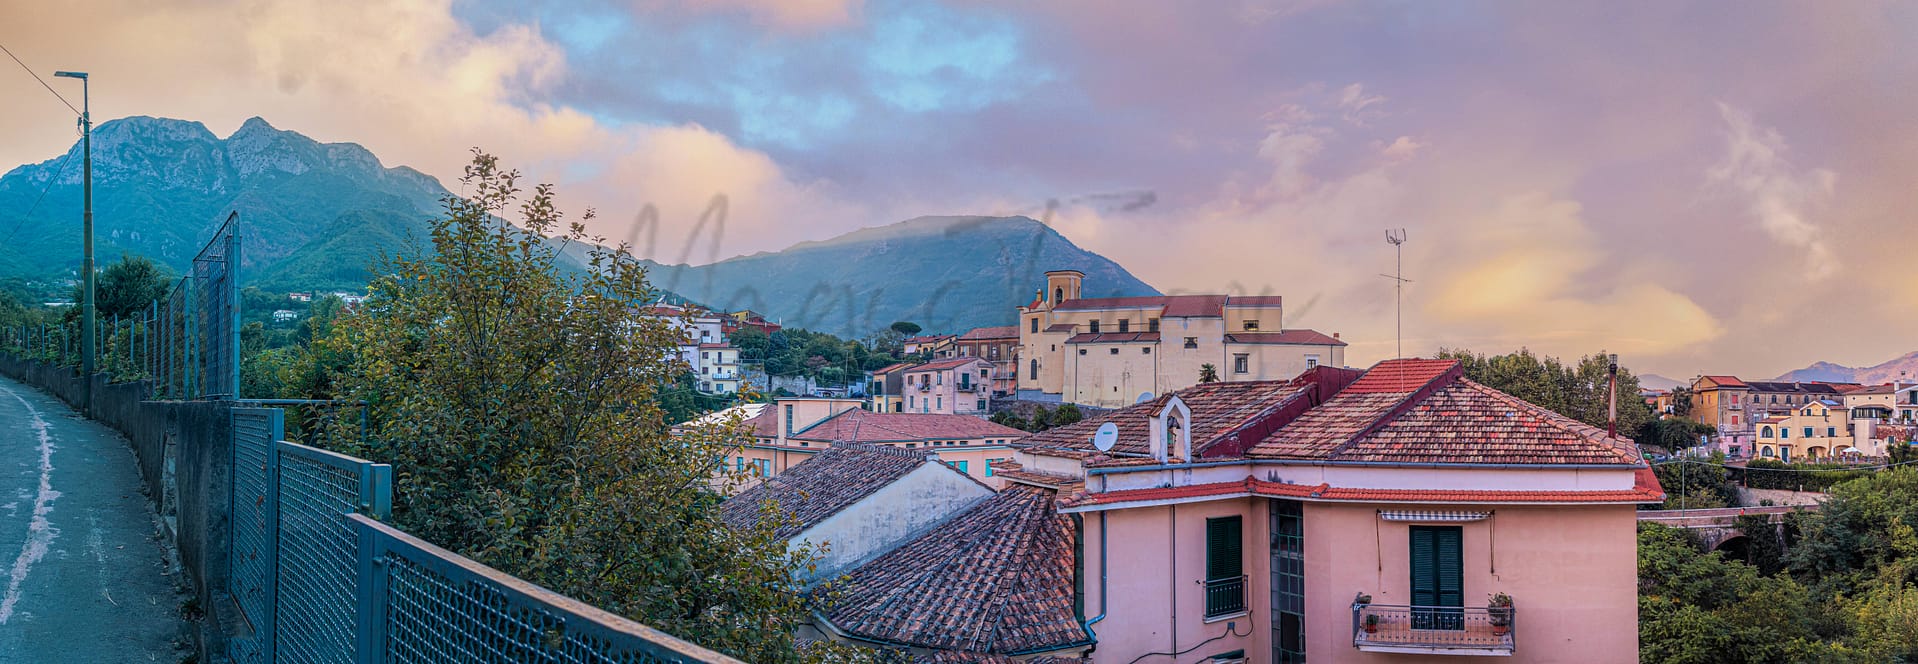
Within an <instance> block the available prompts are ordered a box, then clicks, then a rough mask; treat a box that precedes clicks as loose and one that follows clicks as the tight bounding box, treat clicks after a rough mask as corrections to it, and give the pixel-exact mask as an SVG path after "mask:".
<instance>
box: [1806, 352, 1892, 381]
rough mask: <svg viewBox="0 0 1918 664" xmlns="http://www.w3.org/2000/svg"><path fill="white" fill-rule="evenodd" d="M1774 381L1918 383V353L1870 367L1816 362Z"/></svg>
mask: <svg viewBox="0 0 1918 664" xmlns="http://www.w3.org/2000/svg"><path fill="white" fill-rule="evenodd" d="M1772 380H1778V381H1789V380H1801V381H1813V380H1820V381H1827V382H1834V383H1861V384H1865V385H1877V384H1880V383H1889V382H1892V381H1895V380H1905V381H1918V352H1912V353H1906V354H1905V355H1904V356H1902V357H1899V358H1896V359H1893V360H1891V361H1889V362H1884V363H1882V364H1876V365H1872V366H1869V367H1848V366H1845V365H1842V364H1833V363H1830V362H1815V363H1813V364H1812V365H1811V366H1808V367H1805V368H1803V369H1799V370H1796V371H1789V372H1786V373H1785V375H1783V376H1779V377H1777V378H1774V379H1772Z"/></svg>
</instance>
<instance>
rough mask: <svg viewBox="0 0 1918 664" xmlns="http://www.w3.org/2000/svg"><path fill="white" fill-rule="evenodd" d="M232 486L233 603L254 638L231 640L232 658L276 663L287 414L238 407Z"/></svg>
mask: <svg viewBox="0 0 1918 664" xmlns="http://www.w3.org/2000/svg"><path fill="white" fill-rule="evenodd" d="M229 412H231V413H232V416H233V483H232V485H231V493H230V494H229V495H230V497H231V503H232V504H231V505H230V506H229V509H230V510H231V514H232V519H233V533H232V537H233V544H232V551H231V553H230V555H229V558H228V563H229V565H230V566H231V571H230V575H231V581H230V584H229V587H230V588H232V592H233V599H234V602H235V603H236V604H238V605H239V608H240V615H241V617H242V619H244V620H245V621H246V623H247V626H248V627H250V628H251V629H250V630H249V631H250V632H251V634H249V635H245V636H241V637H238V638H234V639H232V640H230V641H228V645H229V652H228V654H229V656H231V657H232V658H233V661H234V662H237V663H239V664H253V663H255V662H258V663H262V664H267V663H271V662H273V661H274V658H273V657H274V656H273V641H274V639H273V628H274V616H273V614H274V605H275V604H276V601H275V598H274V585H275V583H274V582H275V579H276V576H277V575H276V574H275V570H274V566H275V563H276V562H277V561H278V560H279V555H278V552H277V551H276V549H277V546H276V545H277V544H278V539H279V538H278V536H277V531H278V530H279V514H278V509H277V507H278V503H279V500H278V490H277V484H278V483H277V482H276V481H275V480H276V475H277V474H278V473H277V469H278V466H279V463H278V459H279V455H278V454H277V453H276V451H275V449H274V448H275V446H276V445H277V443H278V441H279V440H280V439H281V438H283V437H284V434H285V425H284V420H283V417H284V414H283V413H282V412H281V411H280V409H278V408H234V409H232V410H231V411H229Z"/></svg>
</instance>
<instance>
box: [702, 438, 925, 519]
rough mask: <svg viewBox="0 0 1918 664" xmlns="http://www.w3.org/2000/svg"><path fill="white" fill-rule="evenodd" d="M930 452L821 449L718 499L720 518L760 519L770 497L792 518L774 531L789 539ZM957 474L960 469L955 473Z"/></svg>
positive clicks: (908, 470)
mask: <svg viewBox="0 0 1918 664" xmlns="http://www.w3.org/2000/svg"><path fill="white" fill-rule="evenodd" d="M927 456H928V454H927V452H926V451H923V450H902V449H895V448H891V447H880V446H876V445H849V446H843V447H834V448H831V449H827V450H822V451H820V452H819V453H818V454H815V455H813V456H812V457H811V458H808V459H806V460H805V461H801V462H799V463H797V464H794V465H793V466H792V467H791V468H788V469H786V472H784V473H781V474H779V475H777V476H775V477H771V478H768V479H766V480H765V481H764V482H760V483H759V484H758V485H757V486H754V487H752V488H750V489H747V490H745V491H742V492H740V493H738V494H737V495H734V496H733V497H731V498H727V499H726V501H725V502H723V503H720V506H719V509H720V518H721V519H723V520H724V521H725V522H726V525H728V526H732V527H734V528H750V527H752V525H753V524H755V523H758V522H759V517H760V511H761V509H762V508H763V506H764V504H765V502H766V501H768V500H770V501H772V502H774V503H776V504H778V505H779V509H781V510H784V511H786V512H788V513H790V514H791V515H792V516H791V518H790V519H789V520H788V522H787V523H784V524H782V525H780V527H779V528H778V530H776V531H774V532H775V534H776V535H777V536H779V537H781V538H791V537H793V536H795V535H798V534H800V533H803V532H805V531H806V529H808V528H811V527H813V526H814V525H817V524H818V523H819V522H821V521H824V520H826V518H827V517H830V516H832V515H834V514H838V513H839V511H840V510H843V509H845V508H847V507H850V506H851V505H852V504H853V503H856V502H859V501H860V499H863V498H865V497H866V496H870V495H872V494H873V493H874V492H877V491H879V490H880V489H883V488H885V487H886V485H889V484H892V483H893V482H895V481H898V480H899V478H901V477H905V476H906V475H907V474H908V473H911V472H912V471H914V470H918V469H919V467H920V466H923V465H926V463H927ZM954 472H957V471H954Z"/></svg>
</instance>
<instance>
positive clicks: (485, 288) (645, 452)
mask: <svg viewBox="0 0 1918 664" xmlns="http://www.w3.org/2000/svg"><path fill="white" fill-rule="evenodd" d="M462 182H463V183H464V185H465V191H469V192H472V193H471V194H470V195H469V196H467V197H464V198H460V197H449V198H448V199H447V200H446V206H447V209H446V216H445V218H442V219H438V220H435V221H433V222H432V230H431V239H432V243H433V248H434V250H435V251H433V252H431V254H430V255H426V256H424V257H421V258H395V259H392V260H390V262H388V263H387V264H385V265H384V266H382V268H381V269H379V270H378V271H377V272H378V274H380V275H382V276H379V277H378V278H376V280H375V281H374V283H373V284H372V287H371V289H370V291H371V295H370V297H369V299H368V300H367V301H366V302H365V303H363V304H362V305H360V306H359V307H357V308H356V309H354V310H353V311H351V312H349V313H348V314H347V315H345V316H343V317H341V318H340V319H339V320H338V321H336V322H335V324H334V325H333V330H332V336H331V340H333V341H337V342H339V343H341V344H343V345H345V346H347V347H350V348H351V350H352V353H353V356H352V367H351V369H350V370H348V371H345V372H343V373H342V374H341V377H340V385H339V387H340V393H341V396H343V397H345V398H349V399H362V400H365V401H366V403H367V404H368V408H370V409H371V411H372V418H371V422H373V428H372V431H371V432H370V434H371V435H370V437H369V440H367V441H365V442H363V443H359V444H356V445H353V446H351V450H350V451H353V452H357V453H360V454H362V455H364V456H367V457H369V458H373V459H379V460H383V461H390V462H392V463H393V464H394V466H395V468H396V470H397V471H398V472H397V473H396V476H397V480H398V482H397V483H398V487H397V488H396V492H395V496H394V509H393V516H394V519H395V520H396V521H397V522H398V523H399V524H400V526H401V527H403V528H405V529H406V530H408V531H409V532H411V533H413V534H415V535H418V536H421V537H423V538H425V539H427V540H429V541H432V542H434V543H436V544H439V545H441V546H445V547H447V548H449V549H452V550H454V551H457V552H460V553H462V554H464V555H467V556H470V557H472V558H474V559H476V560H479V561H480V562H483V563H486V564H489V565H492V566H495V567H498V568H501V569H503V570H506V571H508V572H511V573H513V574H516V575H518V576H521V577H523V578H525V579H527V580H529V581H532V582H534V583H537V584H540V585H542V586H545V587H548V588H551V589H553V590H555V591H557V592H560V593H563V594H566V595H570V596H573V597H577V598H580V599H582V600H585V601H587V602H589V603H592V604H595V605H597V606H600V607H602V608H605V609H607V610H609V611H613V612H615V613H619V614H623V615H626V616H629V617H632V618H633V619H635V620H639V621H641V622H644V623H647V624H650V625H652V626H654V627H657V628H659V629H662V630H665V631H666V632H669V633H672V634H676V635H678V636H681V637H684V638H687V639H688V640H691V641H693V642H696V643H700V644H702V645H706V646H708V647H712V648H715V649H718V650H721V651H724V652H727V653H730V654H732V655H734V656H737V657H740V658H742V659H745V660H748V661H755V662H761V661H765V662H795V661H811V660H817V659H818V658H820V657H824V656H826V655H827V654H831V653H834V652H838V651H841V650H843V648H840V647H838V646H833V645H831V644H824V645H818V646H814V647H808V648H805V649H801V648H800V647H799V644H798V643H797V642H796V640H795V629H796V628H797V627H798V626H799V625H800V624H801V623H803V622H805V621H806V620H808V618H809V617H810V613H809V611H808V609H807V607H806V604H805V600H804V596H803V595H802V594H801V592H800V590H801V589H800V588H798V587H796V586H795V584H794V582H793V579H794V578H795V574H796V573H797V572H799V571H801V570H802V569H804V568H805V567H806V565H808V564H810V563H811V562H812V561H813V560H815V559H816V558H815V556H814V551H813V550H812V549H810V548H809V547H803V546H802V547H798V548H796V549H794V550H791V551H789V550H788V548H787V544H786V542H785V541H784V540H783V539H781V538H779V537H777V536H775V534H774V530H773V529H774V528H777V527H778V525H779V523H780V522H781V521H782V519H781V518H780V515H778V514H777V513H776V512H769V513H768V514H767V517H768V518H766V519H764V520H762V523H761V524H760V525H758V526H757V527H754V528H750V529H743V530H742V529H734V528H731V527H729V526H727V525H726V524H725V523H724V522H723V521H721V519H720V516H719V509H718V508H719V503H720V500H721V496H719V495H718V494H716V493H715V492H714V491H713V490H712V489H711V488H709V483H710V482H711V481H713V479H712V478H713V475H714V473H715V468H714V464H713V459H715V458H721V457H724V456H726V455H727V454H728V452H730V451H731V450H734V449H737V448H738V447H739V446H741V445H743V444H746V443H747V442H749V441H750V436H749V435H748V433H747V432H746V431H744V430H743V429H742V428H741V427H740V426H738V423H737V422H734V423H730V424H726V425H718V426H714V427H702V428H700V429H697V430H695V431H692V432H689V433H687V434H686V435H682V436H672V435H669V434H668V432H667V430H666V425H667V424H668V423H667V422H665V421H664V413H663V412H662V411H661V409H660V407H659V404H658V399H657V397H658V396H659V394H660V391H661V390H662V389H664V388H665V386H666V385H668V384H670V383H671V382H672V381H673V380H674V379H675V378H676V376H674V375H673V373H674V363H673V361H672V358H673V356H674V353H675V352H676V351H675V346H676V344H677V343H678V341H679V332H678V331H677V330H675V329H673V328H672V327H671V326H670V325H669V324H668V323H666V322H665V321H662V320H659V319H657V318H654V317H650V316H647V315H645V314H643V313H640V307H639V305H640V304H643V303H646V302H651V301H654V300H655V299H656V298H655V296H654V293H653V291H652V290H651V289H650V288H649V287H648V285H647V283H646V282H645V274H644V270H643V269H642V268H641V267H640V264H639V263H638V262H637V261H636V260H634V259H633V258H632V257H631V256H630V255H629V254H627V253H626V252H625V250H624V247H623V246H622V247H620V248H618V249H612V250H608V249H603V248H601V247H600V246H599V245H600V242H599V239H598V238H591V237H588V236H587V235H586V233H585V230H584V227H583V225H582V224H580V223H571V224H565V222H564V221H563V220H562V218H561V217H560V215H559V213H558V212H557V208H556V206H555V204H554V200H553V195H552V191H551V189H550V187H548V186H547V185H540V186H538V187H536V188H535V189H534V191H533V192H532V194H531V196H530V197H527V198H524V199H522V198H521V196H520V193H521V192H520V189H519V186H518V173H516V172H510V171H502V170H500V169H499V167H498V165H497V162H496V160H495V159H494V158H493V157H491V156H488V155H485V154H482V153H478V152H477V151H476V153H475V158H474V160H473V162H472V164H471V165H470V166H468V167H467V169H466V175H465V177H464V178H463V179H462ZM514 210H516V211H517V215H516V217H517V220H516V224H517V225H515V224H509V223H506V222H505V221H504V216H505V215H506V214H508V213H509V211H514ZM589 218H590V214H589ZM548 233H557V234H558V237H557V238H553V239H549V238H547V237H545V236H546V235H547V234H548ZM566 245H581V246H584V247H587V249H586V250H585V251H583V252H580V253H583V254H584V256H585V262H586V263H587V266H586V267H587V269H585V270H568V269H563V268H562V267H561V266H560V265H559V263H558V258H559V256H560V255H562V252H563V251H565V250H566ZM718 472H719V473H721V475H720V477H719V478H718V481H719V482H722V483H724V482H735V481H743V480H744V479H745V478H744V477H742V476H740V474H739V473H735V472H733V471H728V470H723V469H722V470H720V471H718Z"/></svg>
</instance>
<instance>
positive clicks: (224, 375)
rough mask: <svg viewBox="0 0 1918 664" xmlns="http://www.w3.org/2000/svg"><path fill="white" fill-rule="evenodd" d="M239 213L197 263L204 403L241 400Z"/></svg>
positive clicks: (198, 354) (199, 394)
mask: <svg viewBox="0 0 1918 664" xmlns="http://www.w3.org/2000/svg"><path fill="white" fill-rule="evenodd" d="M239 276H240V213H238V212H233V213H231V214H228V215H227V218H226V222H225V223H223V224H221V225H220V228H219V230H217V231H215V232H214V234H213V238H212V239H211V240H208V241H207V243H206V246H205V247H204V248H202V249H200V253H199V255H197V256H194V257H193V285H194V293H193V296H194V299H195V300H196V302H195V313H196V314H197V320H196V321H195V322H196V325H195V326H194V329H195V332H196V333H197V335H196V337H197V338H196V340H195V341H194V344H193V345H194V347H195V348H194V350H195V355H194V357H196V359H197V360H198V361H197V365H198V366H199V367H200V372H201V374H202V375H201V377H200V385H199V388H200V389H199V390H198V391H194V392H190V394H192V395H193V396H194V397H196V398H201V399H237V398H239V396H240V279H239Z"/></svg>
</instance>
